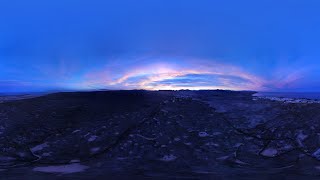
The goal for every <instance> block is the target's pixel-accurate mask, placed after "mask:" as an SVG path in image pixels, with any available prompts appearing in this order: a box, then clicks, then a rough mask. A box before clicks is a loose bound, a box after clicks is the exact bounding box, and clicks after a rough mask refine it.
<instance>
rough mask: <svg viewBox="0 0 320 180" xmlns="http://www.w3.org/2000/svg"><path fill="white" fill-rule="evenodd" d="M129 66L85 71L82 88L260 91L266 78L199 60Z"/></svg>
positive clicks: (165, 61)
mask: <svg viewBox="0 0 320 180" xmlns="http://www.w3.org/2000/svg"><path fill="white" fill-rule="evenodd" d="M134 62H135V64H131V65H130V66H129V67H124V66H122V65H120V64H119V65H118V66H116V65H114V64H113V65H112V68H110V67H109V66H108V65H106V66H104V68H103V69H100V70H98V71H95V72H89V73H87V74H85V75H84V76H85V77H86V79H85V81H83V82H82V83H81V86H82V87H85V86H88V87H97V88H98V87H99V88H109V89H119V88H120V89H148V90H158V89H233V90H246V89H252V90H263V89H265V87H264V85H265V84H267V83H266V82H267V81H266V80H265V79H263V78H260V77H258V76H255V75H253V74H251V73H248V72H246V71H244V70H243V69H241V68H239V67H236V66H233V65H228V64H222V63H217V62H215V61H213V60H199V59H185V58H183V59H182V60H181V59H180V60H179V59H174V60H172V59H168V60H166V58H161V60H159V59H148V60H143V61H134Z"/></svg>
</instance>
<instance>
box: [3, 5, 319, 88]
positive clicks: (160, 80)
mask: <svg viewBox="0 0 320 180" xmlns="http://www.w3.org/2000/svg"><path fill="white" fill-rule="evenodd" d="M319 9H320V1H318V0H308V1H306V0H281V1H280V0H259V1H257V0H241V1H239V0H223V1H221V0H90V1H89V0H46V1H43V0H28V1H26V0H1V2H0V92H38V91H51V90H97V89H148V90H159V89H231V90H256V91H292V92H294V91H299V92H305V91H318V92H320V78H319V77H320V60H319V58H320V11H319Z"/></svg>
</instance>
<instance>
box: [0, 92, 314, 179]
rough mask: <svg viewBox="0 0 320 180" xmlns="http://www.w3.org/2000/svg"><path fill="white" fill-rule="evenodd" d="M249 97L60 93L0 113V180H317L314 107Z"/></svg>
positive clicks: (1, 107)
mask: <svg viewBox="0 0 320 180" xmlns="http://www.w3.org/2000/svg"><path fill="white" fill-rule="evenodd" d="M252 94H253V93H252V92H233V91H106V92H77V93H76V92H74V93H56V94H50V95H46V96H41V97H36V98H31V99H24V100H16V101H4V102H2V103H0V179H32V180H33V179H48V180H49V179H134V178H136V179H180V178H181V179H319V178H320V150H319V151H318V149H319V148H320V104H316V103H311V104H310V103H283V102H279V101H271V100H267V99H256V98H253V97H252Z"/></svg>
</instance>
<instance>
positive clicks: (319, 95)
mask: <svg viewBox="0 0 320 180" xmlns="http://www.w3.org/2000/svg"><path fill="white" fill-rule="evenodd" d="M254 96H260V97H281V98H296V99H314V100H320V92H258V93H256V94H254Z"/></svg>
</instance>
